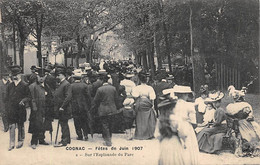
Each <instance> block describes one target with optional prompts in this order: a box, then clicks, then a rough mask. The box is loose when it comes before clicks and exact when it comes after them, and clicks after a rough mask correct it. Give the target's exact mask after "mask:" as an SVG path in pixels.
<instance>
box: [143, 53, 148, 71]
mask: <svg viewBox="0 0 260 165" xmlns="http://www.w3.org/2000/svg"><path fill="white" fill-rule="evenodd" d="M142 57H143V68H144V69H145V70H147V68H148V65H147V56H146V52H145V51H143V52H142Z"/></svg>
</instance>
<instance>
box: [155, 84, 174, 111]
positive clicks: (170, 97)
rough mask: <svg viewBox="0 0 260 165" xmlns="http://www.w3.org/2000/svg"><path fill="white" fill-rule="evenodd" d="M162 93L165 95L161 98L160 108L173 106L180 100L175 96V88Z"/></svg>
mask: <svg viewBox="0 0 260 165" xmlns="http://www.w3.org/2000/svg"><path fill="white" fill-rule="evenodd" d="M162 93H163V95H162V96H160V97H159V100H160V101H161V102H160V103H159V104H158V108H162V107H165V106H168V105H171V104H173V103H174V102H176V100H177V99H178V97H177V96H175V94H174V91H173V88H170V89H165V90H163V91H162Z"/></svg>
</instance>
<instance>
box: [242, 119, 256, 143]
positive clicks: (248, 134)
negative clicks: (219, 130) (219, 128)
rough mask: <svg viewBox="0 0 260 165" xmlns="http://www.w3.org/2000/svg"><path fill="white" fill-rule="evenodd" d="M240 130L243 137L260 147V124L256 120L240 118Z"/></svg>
mask: <svg viewBox="0 0 260 165" xmlns="http://www.w3.org/2000/svg"><path fill="white" fill-rule="evenodd" d="M238 124H239V127H238V128H239V132H240V134H241V136H242V138H243V139H245V140H246V141H247V142H249V143H250V144H252V145H253V146H254V147H255V148H260V126H259V125H258V124H257V123H256V122H255V121H252V122H248V121H247V120H245V119H244V120H239V122H238Z"/></svg>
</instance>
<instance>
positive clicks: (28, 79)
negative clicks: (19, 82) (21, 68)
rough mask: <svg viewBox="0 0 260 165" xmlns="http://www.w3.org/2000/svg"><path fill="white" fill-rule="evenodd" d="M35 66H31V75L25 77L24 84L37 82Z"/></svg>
mask: <svg viewBox="0 0 260 165" xmlns="http://www.w3.org/2000/svg"><path fill="white" fill-rule="evenodd" d="M36 68H37V67H36V66H35V65H32V66H31V68H30V69H31V74H29V75H27V76H26V77H25V78H26V82H27V83H29V85H30V84H32V83H34V82H35V81H36V80H37V75H36V73H35V71H36Z"/></svg>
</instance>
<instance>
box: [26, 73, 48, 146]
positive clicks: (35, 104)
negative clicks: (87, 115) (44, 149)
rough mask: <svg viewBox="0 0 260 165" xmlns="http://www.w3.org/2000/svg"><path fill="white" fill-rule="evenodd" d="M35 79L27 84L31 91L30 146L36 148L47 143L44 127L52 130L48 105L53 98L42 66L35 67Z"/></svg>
mask: <svg viewBox="0 0 260 165" xmlns="http://www.w3.org/2000/svg"><path fill="white" fill-rule="evenodd" d="M35 73H36V74H37V81H36V82H34V83H32V84H31V85H30V86H29V89H30V93H31V104H30V105H31V115H30V125H29V133H32V139H31V147H32V148H33V149H36V146H37V144H38V142H39V144H40V145H48V143H46V142H45V140H44V139H45V135H44V134H45V131H46V129H47V130H49V131H51V132H52V117H51V115H50V114H52V112H51V109H52V107H50V105H51V100H53V97H52V92H51V88H50V87H49V85H48V84H46V83H45V79H46V77H47V75H46V70H45V69H44V68H37V69H36V72H35Z"/></svg>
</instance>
